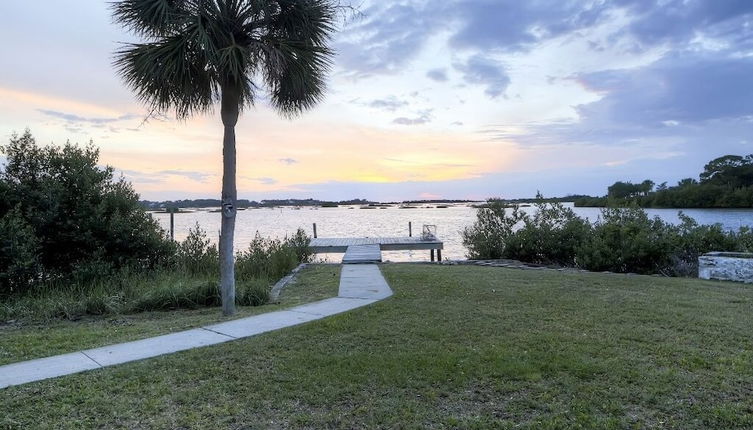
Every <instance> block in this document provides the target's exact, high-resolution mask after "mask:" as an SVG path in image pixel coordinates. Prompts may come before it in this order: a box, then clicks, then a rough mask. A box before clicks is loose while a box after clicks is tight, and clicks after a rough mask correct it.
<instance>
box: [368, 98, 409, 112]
mask: <svg viewBox="0 0 753 430" xmlns="http://www.w3.org/2000/svg"><path fill="white" fill-rule="evenodd" d="M366 105H367V106H369V107H372V108H375V109H383V110H386V111H390V112H394V111H396V110H397V109H399V108H401V107H403V106H407V105H408V102H407V101H405V100H400V99H398V98H397V97H395V96H389V97H387V98H384V99H377V100H372V101H370V102H368V103H366Z"/></svg>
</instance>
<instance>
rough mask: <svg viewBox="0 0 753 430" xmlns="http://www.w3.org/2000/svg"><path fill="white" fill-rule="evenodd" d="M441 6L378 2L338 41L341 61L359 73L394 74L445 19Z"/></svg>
mask: <svg viewBox="0 0 753 430" xmlns="http://www.w3.org/2000/svg"><path fill="white" fill-rule="evenodd" d="M440 9H443V6H439V7H430V6H427V5H425V4H424V5H421V4H407V3H401V4H394V3H387V2H385V3H382V2H377V3H375V4H374V5H372V6H370V7H367V8H366V9H365V10H363V14H362V18H361V19H360V20H357V21H355V22H353V23H351V24H350V25H349V26H347V27H346V28H345V29H344V30H343V31H342V32H341V33H340V34H339V35H338V40H337V42H336V43H335V48H336V50H337V51H338V60H337V61H338V64H339V65H340V66H341V67H343V68H344V69H345V70H346V71H349V72H353V73H355V74H357V75H359V76H370V75H373V74H384V73H394V72H396V71H398V70H399V68H400V67H401V66H402V65H404V64H406V63H407V62H408V61H410V60H411V59H412V58H413V57H414V56H415V55H416V54H417V53H418V52H420V50H421V49H422V48H423V46H424V45H425V43H426V41H427V40H428V37H429V36H430V35H431V34H432V33H433V32H434V30H435V29H437V28H439V27H440V23H441V22H442V21H443V20H444V19H443V18H442V14H441V13H440Z"/></svg>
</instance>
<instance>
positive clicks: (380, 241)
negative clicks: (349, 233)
mask: <svg viewBox="0 0 753 430" xmlns="http://www.w3.org/2000/svg"><path fill="white" fill-rule="evenodd" d="M365 245H372V246H371V247H370V248H365V247H364V246H365ZM377 245H378V246H379V247H378V248H377V247H376V246H377ZM351 247H358V248H353V250H352V251H349V248H351ZM309 248H310V249H311V251H312V252H314V253H316V254H326V253H340V254H342V253H345V258H344V259H343V263H345V262H346V261H345V259H346V258H348V254H349V253H351V254H352V255H353V256H356V255H365V253H366V249H369V250H370V251H369V252H371V254H370V255H371V256H373V253H374V251H376V250H378V251H414V250H428V251H430V254H431V261H434V252H435V251H436V254H437V259H438V260H440V261H441V260H442V249H444V243H443V242H442V241H440V240H438V239H434V240H423V239H421V238H420V237H346V238H324V237H319V238H314V239H311V243H310V244H309ZM363 258H366V257H363ZM369 258H371V257H369ZM379 261H381V255H380V256H379ZM362 262H363V261H362Z"/></svg>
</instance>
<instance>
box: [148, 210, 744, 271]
mask: <svg viewBox="0 0 753 430" xmlns="http://www.w3.org/2000/svg"><path fill="white" fill-rule="evenodd" d="M568 205H569V206H571V207H572V205H571V204H568ZM524 210H526V211H529V212H531V211H532V210H533V209H532V208H525V209H524ZM574 210H575V212H576V213H577V214H578V215H580V216H583V217H586V218H588V219H590V220H592V221H593V220H596V219H597V218H598V216H599V214H600V211H599V209H598V208H574ZM647 212H648V214H649V215H651V216H659V217H661V218H662V219H664V220H666V221H668V222H672V223H677V222H679V218H678V217H677V213H678V210H677V209H648V210H647ZM683 212H684V213H685V214H687V215H689V216H691V217H693V218H695V219H696V221H698V222H699V223H701V224H714V223H720V224H722V225H723V226H724V227H725V228H727V229H734V230H736V229H738V228H739V227H741V226H753V209H685V210H683ZM153 215H154V217H155V218H156V219H158V220H159V221H160V223H161V224H162V226H163V227H164V228H166V229H169V227H170V215H168V214H159V213H155V214H153ZM475 219H476V209H475V208H471V207H468V206H465V205H458V206H450V207H448V208H433V207H422V208H417V209H399V208H397V207H389V208H386V209H359V208H358V207H354V208H350V207H338V208H301V209H293V208H274V209H249V210H245V211H239V212H238V218H237V221H236V231H235V244H236V249H242V248H245V247H246V246H248V243H249V242H250V241H251V239H253V237H254V235H255V234H256V232H258V233H259V234H260V235H262V236H266V237H283V236H285V235H289V234H291V233H293V232H295V230H296V229H297V228H299V227H300V228H303V229H304V230H306V232H307V233H308V234H309V235H312V224H313V223H316V224H317V233H318V235H319V237H378V236H381V237H386V236H393V237H394V236H407V235H408V222H412V223H413V234H414V235H420V234H421V228H422V225H424V224H431V225H436V226H437V235H438V236H439V238H440V239H442V240H443V241H444V246H445V249H444V251H443V253H442V255H443V256H444V257H445V258H449V259H461V258H465V253H466V251H465V248H464V247H463V245H462V240H461V238H460V232H461V231H462V230H463V229H464V228H465V227H467V226H470V225H472V224H473V222H474V221H475ZM197 222H198V223H199V224H200V225H201V227H202V228H203V229H204V230H206V231H207V232H208V233H209V235H210V238H212V239H215V240H216V239H217V237H218V236H219V231H220V214H219V213H213V212H209V211H207V210H197V211H195V212H191V213H181V214H175V238H176V239H177V240H182V239H183V238H185V237H186V235H187V234H188V230H189V228H191V227H193V226H194V225H195V224H196V223H197ZM384 257H385V259H388V260H392V261H423V260H428V259H429V252H428V251H401V252H385V253H384ZM326 258H327V260H329V261H339V259H340V255H339V254H328V255H327V257H326Z"/></svg>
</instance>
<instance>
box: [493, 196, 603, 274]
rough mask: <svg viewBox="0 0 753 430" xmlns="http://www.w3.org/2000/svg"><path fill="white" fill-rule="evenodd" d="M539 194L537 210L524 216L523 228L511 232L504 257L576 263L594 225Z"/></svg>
mask: <svg viewBox="0 0 753 430" xmlns="http://www.w3.org/2000/svg"><path fill="white" fill-rule="evenodd" d="M536 198H537V199H538V201H537V202H536V203H534V207H535V208H536V212H535V213H534V214H533V215H532V216H528V215H526V216H524V217H523V225H522V226H521V228H520V229H518V230H516V231H515V232H514V233H512V234H511V235H509V239H508V243H507V245H506V246H505V250H504V253H503V254H504V256H505V258H512V259H516V260H521V261H527V262H532V263H540V264H560V265H567V266H573V265H575V263H576V262H575V255H576V249H577V248H578V247H579V246H580V245H581V243H583V241H585V240H586V238H587V237H588V236H589V234H590V233H591V225H590V224H589V223H588V222H587V221H586V220H584V219H582V218H579V217H578V216H576V215H575V212H573V210H572V209H570V208H566V207H565V206H564V205H563V204H562V203H558V202H552V203H547V202H544V201H543V200H544V198H543V197H542V196H541V195H540V194H538V195H537V196H536Z"/></svg>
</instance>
